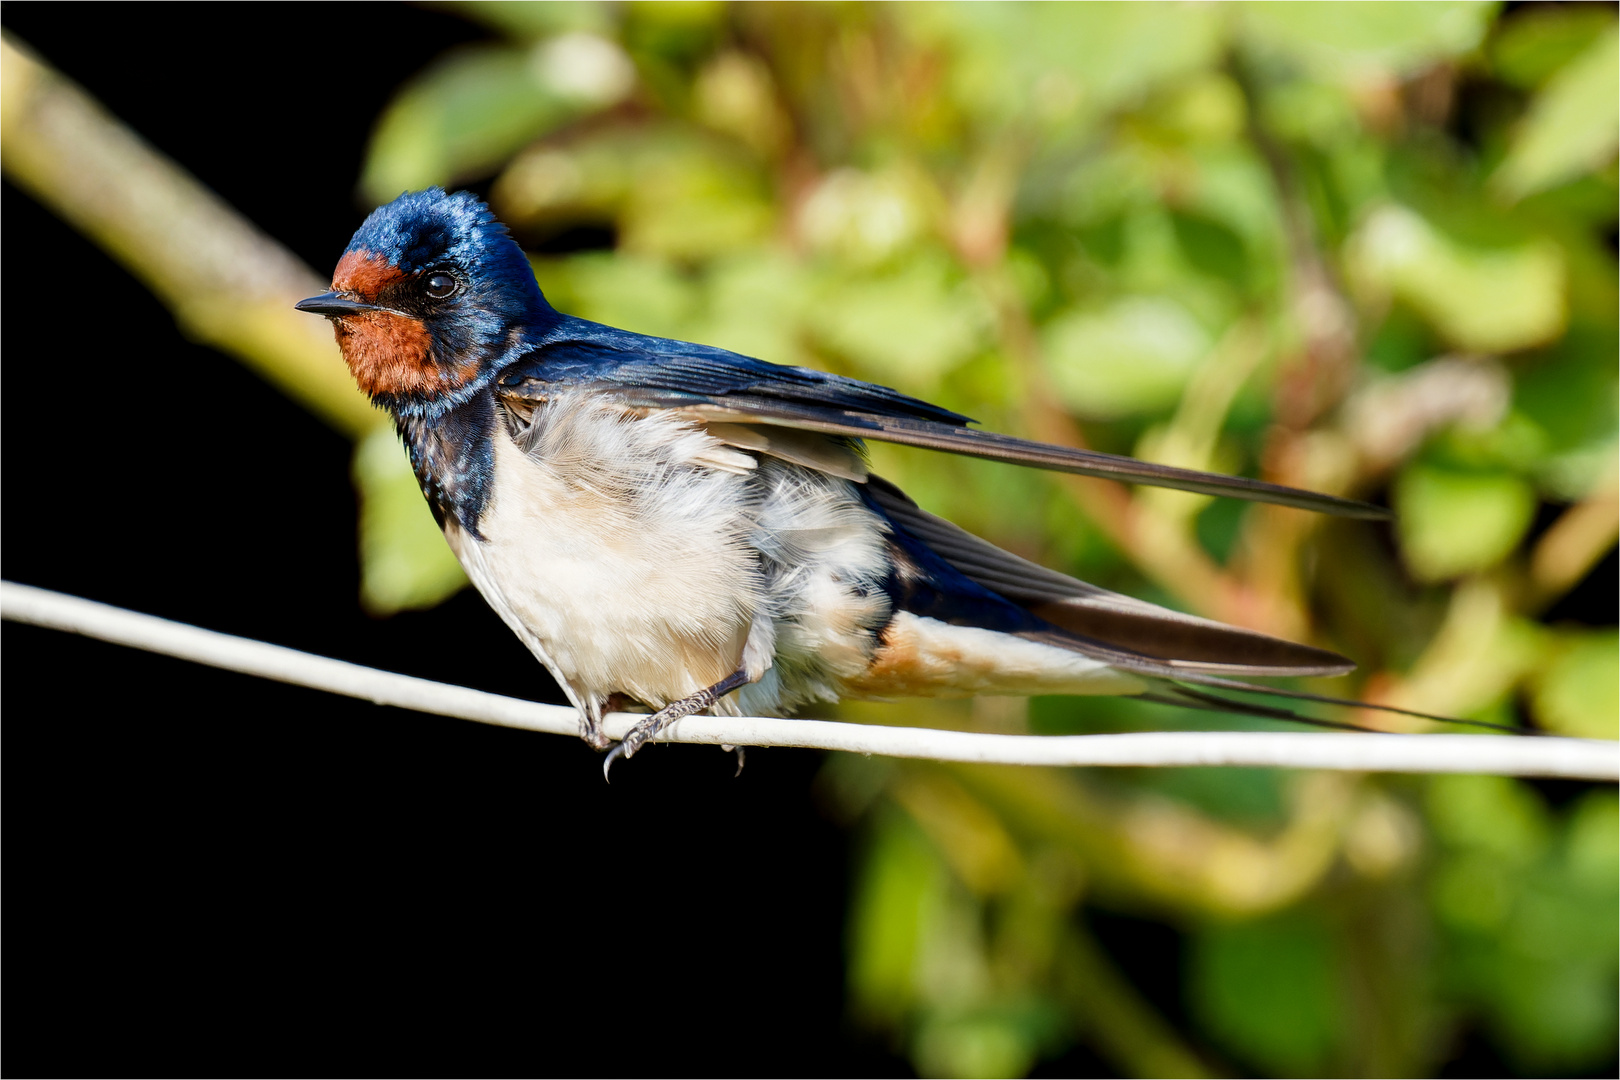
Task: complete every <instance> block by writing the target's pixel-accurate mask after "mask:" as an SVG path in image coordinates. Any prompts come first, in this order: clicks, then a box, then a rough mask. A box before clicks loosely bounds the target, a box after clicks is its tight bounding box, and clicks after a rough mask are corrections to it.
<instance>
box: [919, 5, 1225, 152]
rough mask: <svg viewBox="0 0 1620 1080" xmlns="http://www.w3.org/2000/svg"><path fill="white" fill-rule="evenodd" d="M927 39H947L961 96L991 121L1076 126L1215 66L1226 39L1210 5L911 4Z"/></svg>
mask: <svg viewBox="0 0 1620 1080" xmlns="http://www.w3.org/2000/svg"><path fill="white" fill-rule="evenodd" d="M894 11H895V14H896V16H897V17H898V18H899V19H900V20H901V22H902V25H903V26H905V27H906V28H907V29H908V30H909V31H910V33H911V35H912V36H913V37H914V38H915V39H916V40H918V41H919V42H920V43H927V44H933V43H945V44H948V45H949V46H950V47H951V50H952V53H953V54H954V55H953V57H952V59H953V60H954V63H953V64H952V65H951V67H950V71H949V78H950V82H951V86H952V89H953V91H954V96H955V97H956V99H957V100H959V101H961V102H962V103H963V104H964V105H966V106H967V108H968V109H969V110H970V111H972V112H974V113H976V114H978V115H979V116H981V117H983V118H985V119H986V120H991V121H1006V120H1010V119H1012V118H1014V117H1019V118H1029V119H1035V120H1038V121H1041V122H1043V123H1044V124H1046V125H1049V130H1052V131H1054V132H1062V133H1063V135H1072V134H1073V133H1074V132H1075V131H1076V130H1079V129H1081V128H1082V127H1083V126H1084V125H1083V121H1084V120H1085V119H1088V118H1092V117H1096V116H1098V115H1101V114H1103V113H1106V112H1108V111H1110V110H1112V109H1115V108H1118V107H1119V106H1121V105H1125V104H1128V103H1130V102H1132V101H1135V100H1137V99H1139V98H1141V97H1142V96H1143V95H1145V94H1146V93H1147V92H1148V91H1149V90H1151V89H1152V88H1154V87H1156V86H1159V85H1163V84H1165V83H1168V82H1170V81H1172V80H1174V79H1176V78H1179V77H1181V76H1184V75H1187V74H1190V73H1192V72H1195V71H1198V70H1201V69H1205V68H1208V67H1210V66H1212V65H1213V64H1214V63H1215V62H1216V61H1217V60H1218V59H1219V57H1220V53H1221V50H1222V48H1223V47H1224V46H1225V43H1226V41H1225V39H1226V33H1225V22H1226V19H1225V16H1224V14H1223V13H1222V12H1221V11H1219V10H1218V9H1216V8H1215V7H1214V6H1213V5H1210V6H1205V5H1195V4H1189V5H1186V6H1183V7H1177V8H1176V9H1175V11H1174V15H1173V16H1168V15H1167V12H1166V11H1165V10H1164V9H1163V8H1160V7H1157V6H1155V5H1151V4H940V3H927V4H904V5H899V6H897V7H896V8H895V9H894Z"/></svg>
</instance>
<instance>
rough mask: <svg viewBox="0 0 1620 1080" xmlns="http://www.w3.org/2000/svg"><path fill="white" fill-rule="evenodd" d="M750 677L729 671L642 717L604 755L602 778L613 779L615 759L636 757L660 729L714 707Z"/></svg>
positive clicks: (656, 735) (610, 780)
mask: <svg viewBox="0 0 1620 1080" xmlns="http://www.w3.org/2000/svg"><path fill="white" fill-rule="evenodd" d="M747 681H748V677H747V675H745V674H744V673H743V672H740V671H739V672H736V673H735V674H733V675H728V676H726V677H725V678H724V679H721V680H720V681H719V682H717V683H715V684H714V685H713V686H709V687H705V688H704V689H702V690H699V691H698V692H697V693H695V694H693V695H692V696H691V697H684V698H682V699H681V700H679V701H672V702H670V703H669V704H668V705H665V706H664V707H663V708H662V709H659V710H658V711H657V712H655V713H653V714H652V715H651V716H649V717H647V719H645V720H643V721H641V723H639V724H637V725H636V726H635V727H633V728H631V729H630V731H629V733H628V734H626V735H625V737H624V739H623V741H621V742H620V743H619V745H618V746H615V747H614V748H613V749H612V750H609V751H608V755H607V757H605V758H603V759H602V779H604V780H607V781H609V782H610V783H611V782H612V777H611V776H610V775H609V772H610V771H611V770H612V768H613V763H614V762H615V761H617V760H619V759H620V758H621V757H622V758H625V759H627V760H628V759H629V758H633V757H635V756H636V752H637V751H638V750H640V749H641V748H642V747H643V746H646V745H647V744H648V743H649V742H651V741H652V740H653V739H656V738H657V737H658V734H659V732H661V731H663V730H664V729H665V728H666V727H668V726H669V725H671V724H673V723H674V722H675V721H677V720H679V719H681V718H682V717H686V716H691V715H692V714H693V713H697V712H702V711H703V710H704V709H707V708H709V707H711V706H712V705H713V704H714V703H715V702H717V701H719V700H720V699H721V698H723V697H725V696H726V695H727V694H729V693H731V692H732V691H733V690H735V689H737V687H739V686H741V685H742V684H743V683H745V682H747Z"/></svg>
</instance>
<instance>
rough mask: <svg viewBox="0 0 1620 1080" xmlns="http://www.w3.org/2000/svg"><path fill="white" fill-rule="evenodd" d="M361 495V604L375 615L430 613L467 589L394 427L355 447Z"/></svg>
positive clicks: (380, 428)
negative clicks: (417, 610) (428, 610)
mask: <svg viewBox="0 0 1620 1080" xmlns="http://www.w3.org/2000/svg"><path fill="white" fill-rule="evenodd" d="M353 477H354V486H355V489H356V490H357V491H358V492H359V494H360V602H361V604H362V605H364V607H365V609H366V610H367V611H369V612H371V613H372V614H374V615H392V614H393V613H394V612H396V611H401V610H404V609H407V608H427V607H432V606H433V605H434V604H437V603H439V602H440V601H441V600H443V599H445V598H446V597H448V596H450V595H451V594H452V593H454V592H456V591H457V590H459V589H460V588H461V587H462V586H463V585H465V584H467V575H466V574H465V573H463V572H462V569H461V564H460V563H458V562H457V561H456V557H455V556H454V555H452V554H451V553H450V546H449V545H448V544H446V543H445V542H444V533H443V532H442V531H441V530H440V529H439V526H438V523H437V522H435V521H434V520H433V514H432V513H431V512H430V511H429V510H428V505H427V501H426V500H425V499H423V498H422V490H421V488H420V487H419V486H418V485H417V483H416V475H415V474H414V473H413V472H412V471H411V463H410V459H409V458H407V457H406V456H405V448H404V447H403V446H401V445H400V441H399V436H398V435H397V434H396V433H395V431H394V428H393V425H392V424H385V425H379V426H378V427H377V428H376V429H375V430H374V431H372V433H371V434H370V435H367V436H366V437H365V438H364V439H362V440H361V441H360V442H359V443H357V444H356V445H355V448H354V464H353Z"/></svg>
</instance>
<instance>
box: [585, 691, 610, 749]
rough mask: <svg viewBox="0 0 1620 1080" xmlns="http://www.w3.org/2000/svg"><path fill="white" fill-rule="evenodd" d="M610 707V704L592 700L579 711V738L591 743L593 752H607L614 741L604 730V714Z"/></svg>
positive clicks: (595, 699)
mask: <svg viewBox="0 0 1620 1080" xmlns="http://www.w3.org/2000/svg"><path fill="white" fill-rule="evenodd" d="M608 706H609V703H608V702H604V701H601V700H599V699H597V698H591V699H590V700H589V701H587V702H586V703H585V707H584V708H583V709H581V710H579V737H580V738H582V739H584V740H585V741H586V742H587V743H589V744H590V747H591V749H592V750H606V749H607V746H608V744H609V743H611V742H612V741H613V740H612V739H610V738H608V737H607V733H606V732H605V731H603V730H602V713H603V711H604V709H605V708H607V707H608Z"/></svg>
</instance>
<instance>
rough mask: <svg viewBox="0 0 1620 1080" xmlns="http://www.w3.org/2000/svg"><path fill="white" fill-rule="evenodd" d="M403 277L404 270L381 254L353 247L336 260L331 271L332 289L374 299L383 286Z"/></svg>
mask: <svg viewBox="0 0 1620 1080" xmlns="http://www.w3.org/2000/svg"><path fill="white" fill-rule="evenodd" d="M404 278H405V274H404V272H403V271H402V270H400V269H399V267H397V266H395V265H394V264H393V263H390V262H389V261H388V260H387V259H385V258H383V257H382V256H381V255H376V254H373V253H372V252H369V251H367V250H366V249H365V248H355V249H354V250H353V251H348V252H345V253H344V255H343V258H341V259H339V260H338V264H337V269H336V270H334V271H332V289H333V291H334V292H343V293H359V294H360V295H361V296H364V297H366V298H367V299H370V300H375V299H376V298H377V294H378V293H380V292H381V291H382V290H383V289H384V288H386V287H387V286H389V285H392V284H394V283H395V282H396V281H402V280H404Z"/></svg>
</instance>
